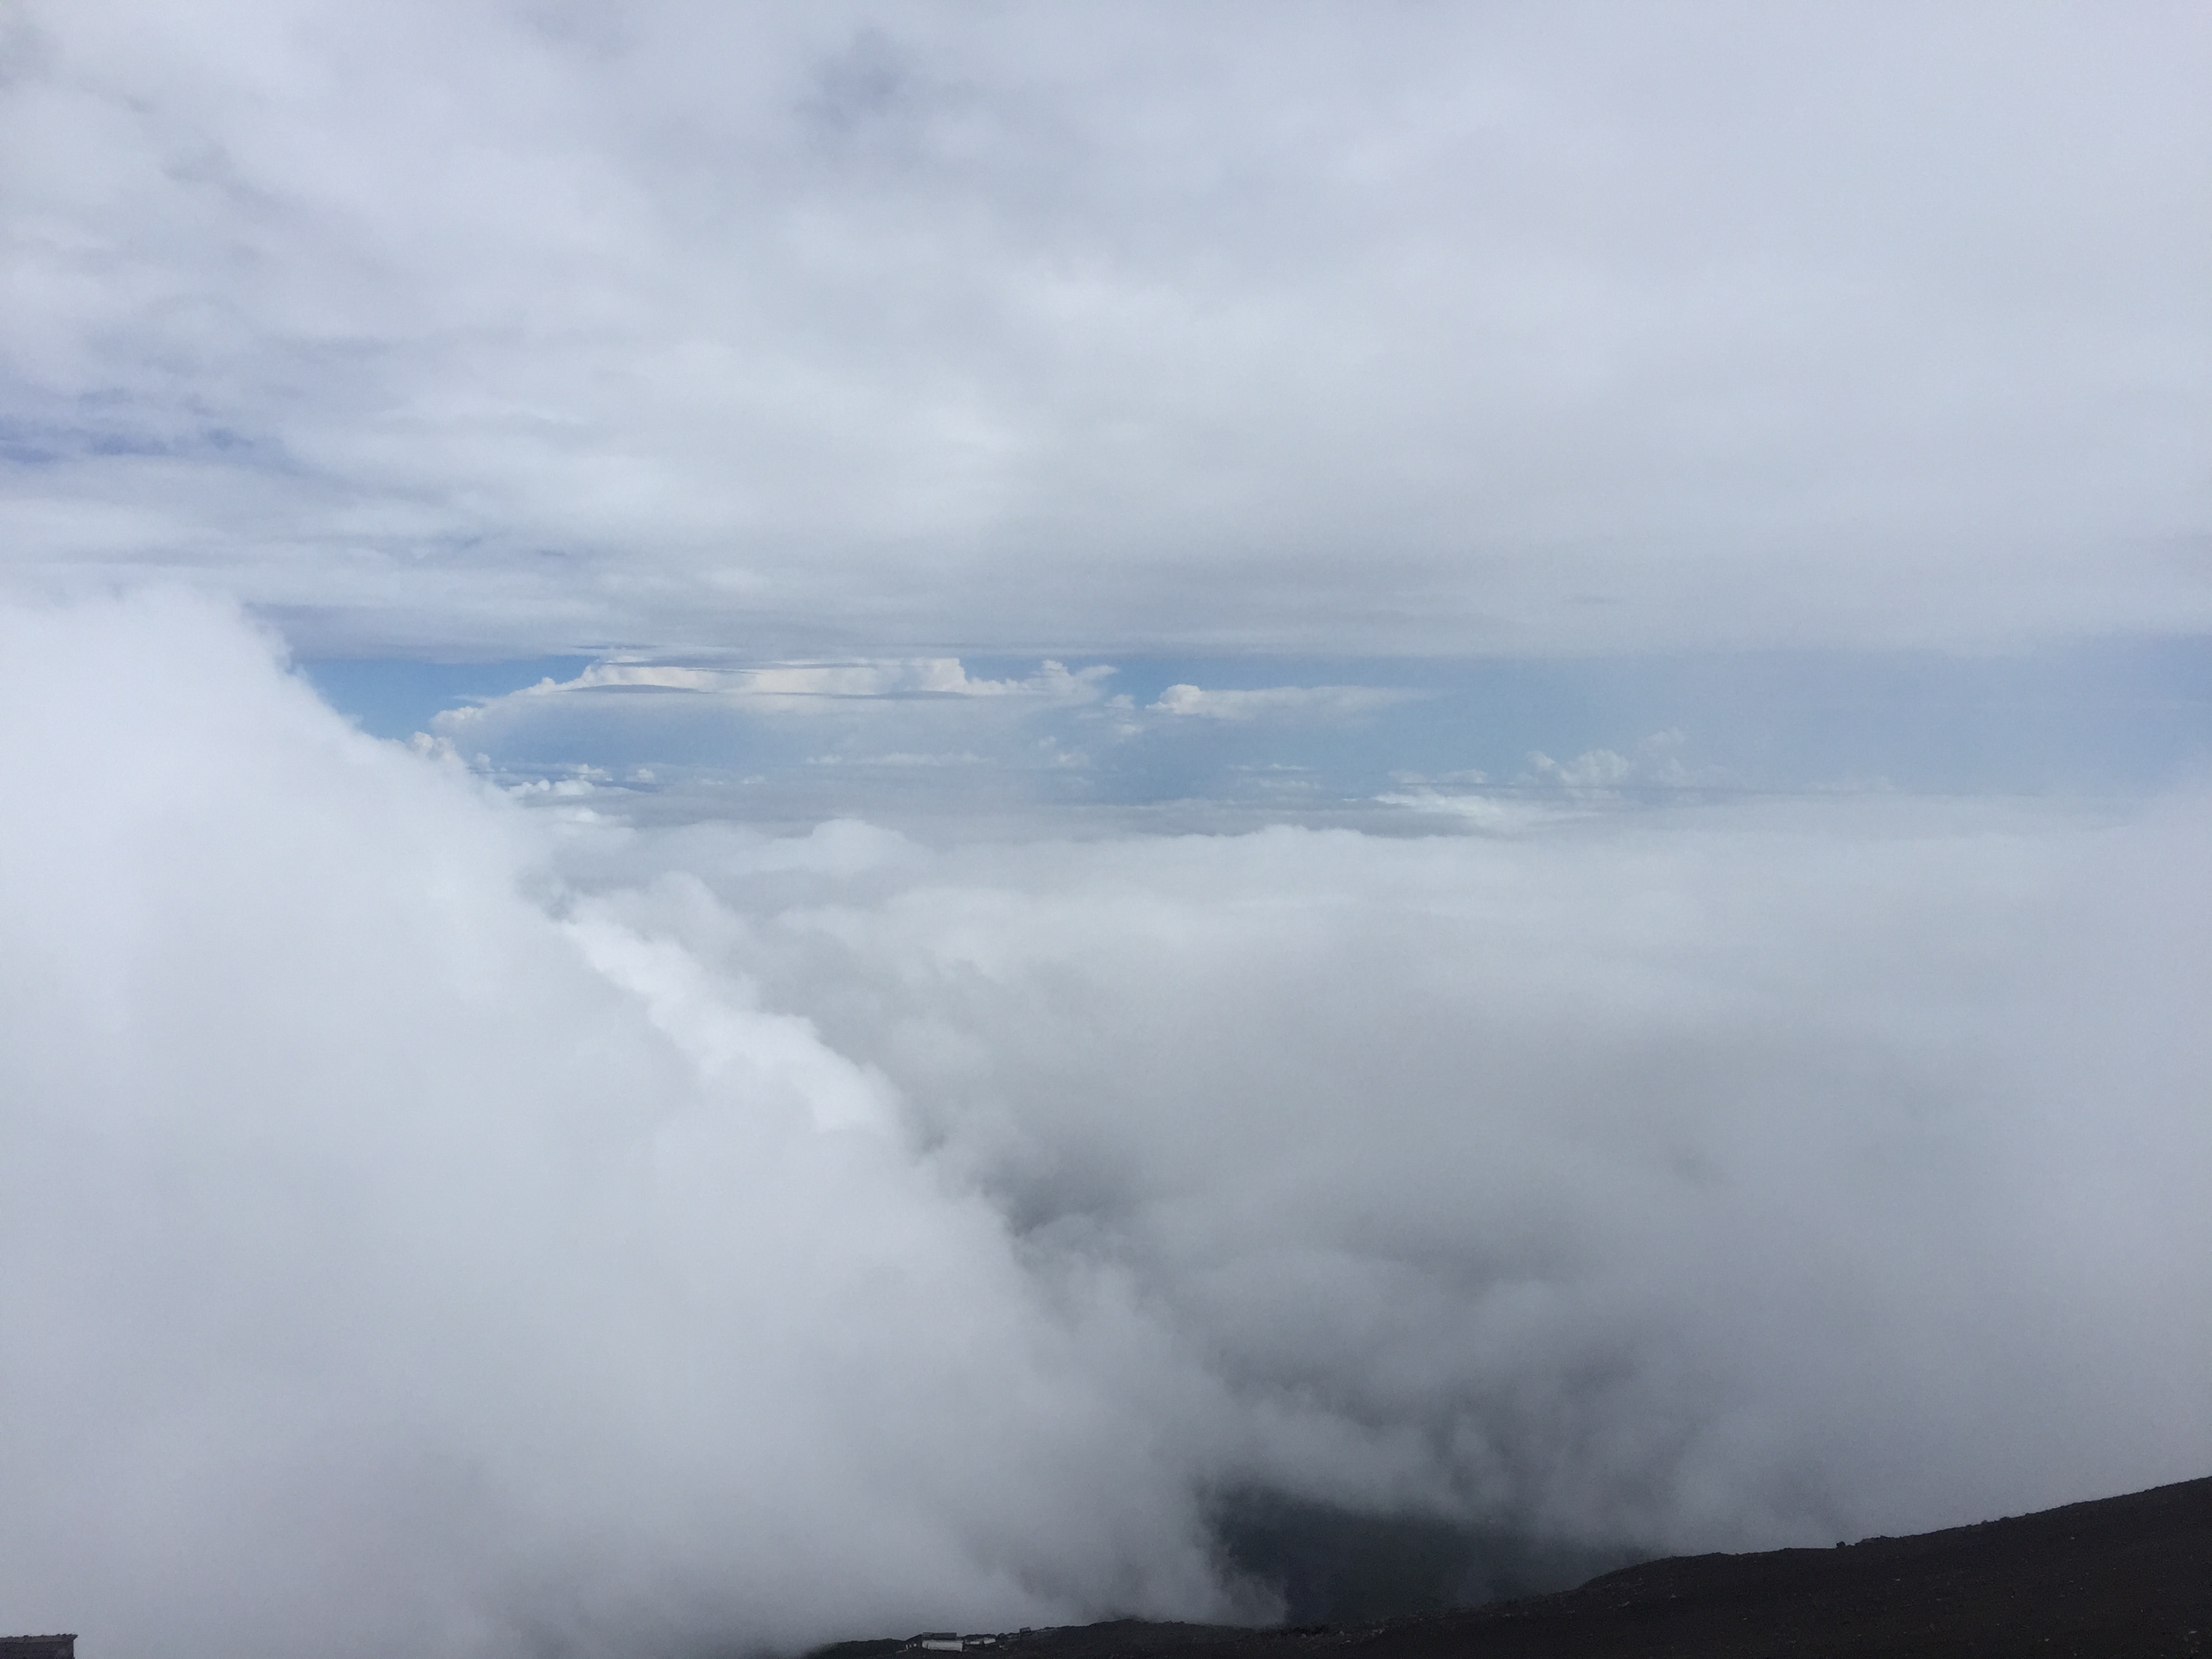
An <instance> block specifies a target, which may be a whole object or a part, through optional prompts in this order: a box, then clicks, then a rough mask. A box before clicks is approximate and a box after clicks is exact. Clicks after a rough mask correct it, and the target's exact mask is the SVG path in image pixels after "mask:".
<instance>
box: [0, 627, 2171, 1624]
mask: <svg viewBox="0 0 2212 1659" xmlns="http://www.w3.org/2000/svg"><path fill="white" fill-rule="evenodd" d="M0 617H4V620H0V706H4V707H5V708H6V709H7V710H8V718H7V720H6V721H5V723H4V725H0V755H3V756H4V761H5V768H6V771H5V775H6V777H7V779H8V786H9V787H8V793H7V796H6V805H5V808H4V813H0V826H4V828H0V973H4V975H5V983H6V986H7V992H6V994H5V996H4V998H0V1068H4V1069H0V1144H3V1145H4V1147H5V1158H4V1161H0V1187H3V1188H4V1190H0V1262H4V1264H5V1269H4V1273H0V1329H4V1330H5V1332H6V1333H7V1340H6V1341H5V1343H4V1346H0V1421H4V1422H5V1423H6V1425H7V1431H6V1432H5V1434H4V1435H0V1490H4V1491H5V1492H7V1493H8V1495H9V1496H8V1501H7V1503H6V1504H4V1505H3V1506H0V1623H4V1624H6V1625H7V1626H10V1627H14V1628H22V1629H52V1628H73V1629H80V1630H83V1631H86V1632H93V1631H94V1630H96V1631H97V1632H98V1638H97V1639H98V1646H97V1649H96V1651H97V1652H98V1653H99V1654H100V1656H102V1659H134V1656H142V1655H143V1656H151V1655H155V1654H160V1655H164V1656H178V1659H198V1656H212V1655H215V1654H217V1653H222V1654H233V1655H247V1656H260V1655H269V1656H275V1655H278V1654H294V1653H298V1652H301V1651H308V1650H312V1651H316V1652H323V1653H330V1654H332V1655H337V1656H345V1655H354V1654H360V1655H368V1654H370V1653H373V1652H389V1651H393V1650H403V1651H409V1652H416V1653H423V1654H435V1655H454V1656H464V1655H465V1656H487V1659H490V1656H507V1655H520V1654H537V1653H574V1654H593V1653H599V1652H612V1651H622V1652H626V1653H659V1652H666V1653H671V1654H674V1653H680V1652H686V1651H691V1650H697V1649H700V1648H704V1647H714V1646H727V1647H731V1648H750V1647H755V1646H759V1645H768V1646H772V1647H777V1648H781V1649H786V1650H789V1649H793V1648H796V1647H798V1646H800V1645H803V1644H805V1643H808V1642H811V1641H815V1640H820V1639H827V1638H833V1637H840V1636H848V1635H857V1634H873V1633H898V1632H904V1631H907V1630H910V1629H915V1628H921V1627H926V1626H931V1625H939V1624H957V1625H959V1626H963V1627H966V1628H979V1627H985V1628H987V1627H998V1626H1012V1625H1019V1624H1037V1623H1044V1622H1049V1621H1055V1620H1072V1619H1078V1618H1084V1617H1091V1616H1098V1615H1102V1614H1105V1613H1118V1612H1149V1613H1180V1614H1184V1615H1189V1616H1207V1617H1248V1618H1256V1617H1265V1616H1267V1614H1268V1613H1269V1612H1270V1611H1271V1610H1272V1609H1273V1608H1274V1607H1277V1606H1279V1603H1276V1602H1273V1601H1270V1595H1271V1589H1270V1587H1269V1586H1268V1585H1267V1584H1266V1583H1258V1582H1251V1581H1246V1580H1241V1579H1239V1578H1238V1577H1237V1575H1236V1573H1235V1572H1234V1571H1231V1570H1230V1565H1229V1563H1228V1562H1227V1561H1226V1560H1225V1557H1224V1555H1223V1553H1222V1551H1221V1549H1220V1548H1219V1547H1218V1542H1217V1541H1216V1540H1215V1539H1214V1537H1213V1536H1212V1534H1211V1532H1210V1530H1209V1526H1210V1520H1211V1517H1212V1516H1214V1515H1216V1514H1217V1513H1218V1505H1219V1504H1220V1503H1221V1502H1222V1500H1223V1498H1224V1495H1225V1494H1233V1493H1237V1492H1252V1491H1264V1492H1273V1493H1277V1494H1281V1495H1283V1496H1285V1498H1290V1499H1296V1500H1301V1501H1309V1502H1312V1503H1316V1504H1330V1505H1335V1506H1339V1507H1340V1508H1342V1509H1345V1510H1354V1511H1360V1512H1367V1513H1374V1514H1389V1515H1399V1516H1431V1517H1437V1518H1441V1519H1448V1520H1455V1521H1460V1522H1470V1523H1476V1522H1480V1523H1483V1524H1494V1525H1497V1526H1500V1527H1504V1528H1510V1529H1511V1530H1512V1531H1513V1532H1514V1533H1515V1534H1516V1535H1521V1536H1525V1537H1529V1538H1545V1539H1554V1540H1561V1541H1569V1542H1576V1543H1581V1544H1587V1545H1591V1546H1607V1547H1610V1546H1613V1545H1625V1546H1627V1547H1638V1548H1645V1549H1685V1548H1705V1547H1758V1546H1765V1545H1774V1544H1780V1543H1789V1542H1801V1543H1802V1542H1814V1543H1826V1542H1828V1541H1832V1540H1833V1539H1835V1538H1838V1537H1847V1536H1857V1535H1860V1534H1864V1533H1868V1532H1873V1531H1889V1532H1897V1531H1903V1530H1908V1529H1913V1528H1923V1527H1929V1526H1936V1525H1942V1524H1944V1523H1947V1522H1957V1521H1962V1520H1973V1519H1978V1518H1980V1517H1981V1516H1984V1515H1993V1514H1996V1513H2000V1512H2005V1511H2011V1510H2020V1509H2023V1508H2027V1507H2031V1506H2035V1505H2040V1504H2049V1503H2055V1502H2059V1501H2063V1500H2066V1499H2069V1498H2084V1497H2090V1496H2094V1495H2098V1494H2100V1493H2103V1492H2113V1491H2118V1490H2122V1489H2125V1488H2129V1487H2132V1486H2142V1485H2146V1484H2149V1483H2151V1482H2154V1481H2156V1480H2166V1479H2179V1478H2183V1477H2185V1476H2191V1475H2196V1474H2202V1473H2203V1471H2204V1468H2206V1467H2207V1462H2208V1460H2212V1397H2208V1384H2207V1383H2206V1380H2205V1379H2206V1378H2207V1377H2212V1221H2208V1219H2207V1212H2206V1206H2204V1205H2203V1202H2202V1193H2201V1187H2202V1176H2203V1170H2204V1169H2205V1168H2207V1167H2208V1154H2212V1119H2208V1116H2207V1115H2206V1114H2205V1113H2204V1111H2203V1078H2204V1077H2205V1076H2206V1075H2208V1062H2212V1052H2208V1050H2212V1027H2208V1024H2207V1022H2205V1021H2204V1020H2203V1018H2202V995H2203V986H2204V985H2205V984H2206V983H2208V982H2212V960H2208V957H2212V873H2208V867H2207V866H2206V863H2205V861H2204V860H2203V858H2202V856H2201V851H2202V848H2203V845H2204V838H2205V835H2206V832H2207V830H2208V829H2212V805H2208V803H2207V801H2206V799H2204V798H2203V796H2202V795H2201V794H2179V795H2172V796H2168V797H2166V798H2163V799H2154V800H2148V801H2143V802H2139V803H2136V804H2135V805H2128V806H2124V807H2118V806H2110V805H2107V806H2105V807H2101V808H2094V809H2093V808H2091V807H2088V806H2084V805H2073V806H2062V805H2023V804H2021V803H2017V802H2015V803H2010V804H2006V803H2001V802H1999V803H1992V802H1990V801H1981V802H1960V801H1942V800H1917V801H1914V800H1882V799H1855V800H1838V801H1832V802H1826V803H1819V802H1814V803H1808V802H1796V803H1787V802H1785V803H1768V804H1765V805H1737V806H1732V807H1727V808H1702V809H1696V810H1680V811H1639V812H1620V813H1612V814H1597V815H1583V816H1577V817H1568V816H1565V815H1560V816H1558V817H1541V816H1530V817H1526V818H1524V819H1522V820H1519V821H1516V825H1515V827H1513V828H1512V829H1511V832H1510V833H1498V834H1487V835H1482V834H1473V833H1466V832H1463V831H1456V830H1455V833H1451V834H1443V835H1436V836H1401V837H1390V836H1379V835H1363V834H1358V833H1352V832H1349V831H1330V830H1315V829H1297V828H1293V827H1287V826H1279V827H1275V828H1271V829H1265V830H1262V831H1260V832H1257V833H1254V834H1249V835H1241V836H1186V837H1174V836H1133V835H1127V834H1121V833H1084V834H1077V833H1068V832H1066V829H1065V827H1064V826H1063V828H1062V829H1057V830H1055V829H1049V828H1046V829H1037V830H1036V831H1035V832H1034V833H1026V834H1023V835H1020V836H1000V837H999V838H998V839H995V840H992V841H985V840H983V839H981V837H977V836H969V837H965V838H963V837H958V836H947V837H942V838H939V839H938V840H935V841H929V840H925V839H921V838H917V837H915V836H908V835H902V834H901V833H898V832H897V831H896V830H894V829H889V828H885V827H883V826H879V825H870V824H866V823H859V822H852V821H838V822H830V823H824V824H823V825H821V826H819V827H818V828H817V829H813V830H812V831H811V832H810V833H807V834H805V835H803V836H782V837H776V836H769V835H765V834H763V833H760V832H757V831H755V830H751V829H746V828H744V826H742V825H738V824H732V823H697V824H691V825H686V826H680V827H674V828H668V827H663V828H658V829H648V828H639V827H635V826H631V825H629V824H626V823H623V822H622V821H621V820H620V819H619V818H617V817H614V816H612V815H611V814H609V813H605V812H594V811H591V810H588V804H586V810H574V807H573V806H569V807H562V809H560V810H558V811H528V810H526V809H525V807H524V806H523V805H520V804H519V803H518V802H517V801H516V800H514V799H510V798H508V797H507V796H505V795H503V794H501V793H499V792H498V791H496V790H495V789H493V788H491V787H489V786H488V785H487V784H485V783H484V782H483V781H481V780H480V779H477V778H476V777H474V776H471V775H469V774H468V773H466V772H465V771H464V770H463V769H461V768H459V766H458V765H456V764H454V763H452V762H450V761H441V760H440V759H438V758H436V757H434V756H426V755H424V754H420V753H416V752H411V751H410V750H407V749H405V748H404V747H403V746H401V745H398V744H391V743H386V742H381V741H378V740H375V739H373V738H368V737H365V736H363V735H362V734H360V733H359V732H356V731H355V730H354V729H352V728H351V727H350V726H349V725H348V724H347V723H346V722H345V721H344V720H342V719H341V718H340V717H338V716H337V714H333V713H332V712H331V711H330V710H329V709H328V708H325V707H324V706H323V705H322V704H321V703H319V702H318V701H317V700H316V698H315V697H314V696H313V693H312V692H311V691H310V690H308V689H307V686H306V684H304V683H303V682H302V681H301V680H299V679H298V678H295V677H293V676H291V675H290V674H289V673H288V672H287V671H286V669H285V667H284V665H283V650H282V647H281V646H280V645H279V644H278V643H277V642H276V641H274V640H273V639H272V638H270V637H269V636H267V635H263V634H260V633H258V632H256V631H255V630H254V629H253V628H252V627H251V626H250V625H249V624H248V623H245V622H243V621H241V620H240V618H239V617H237V616H236V615H235V614H234V613H233V612H231V611H226V610H224V609H222V607H220V606H216V605H210V604H208V603H206V602H204V601H202V600H198V599H189V598H186V597H183V596H181V595H175V594H172V595H169V596H166V597H164V596H159V595H155V596H150V597H148V596H142V597H140V598H137V599H131V600H129V601H124V602H101V603H97V604H90V605H80V606H76V607H74V608H68V609H60V610H56V609H30V610H26V609H21V608H14V609H9V610H7V611H4V612H0ZM1071 822H1073V821H1072V820H1071ZM88 1650H89V1638H88Z"/></svg>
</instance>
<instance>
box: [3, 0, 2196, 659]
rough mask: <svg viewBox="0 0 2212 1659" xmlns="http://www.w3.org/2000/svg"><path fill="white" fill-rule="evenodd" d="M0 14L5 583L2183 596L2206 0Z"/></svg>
mask: <svg viewBox="0 0 2212 1659" xmlns="http://www.w3.org/2000/svg"><path fill="white" fill-rule="evenodd" d="M8 15H9V25H8V29H7V33H6V35H5V37H4V38H5V52H6V58H5V62H6V66H7V81H6V93H5V106H4V108H5V114H4V120H5V122H6V155H7V167H8V202H9V207H8V214H7V231H8V243H7V259H8V266H7V269H8V289H7V304H6V306H5V307H4V308H0V329H4V331H5V341H6V345H7V350H8V356H7V369H6V380H5V382H4V390H0V398H4V404H0V410H4V418H5V420H6V422H7V427H6V435H7V448H6V454H7V458H8V469H9V470H8V485H9V490H8V496H9V499H8V505H7V508H6V512H7V518H6V520H5V533H6V536H7V543H8V557H9V561H10V562H11V564H12V565H14V566H15V568H16V570H17V572H18V573H19V574H20V576H21V579H22V580H24V581H25V582H27V583H28V584H30V585H32V586H37V587H46V588H61V589H70V590H74V589H82V588H83V587H86V586H98V585H100V584H102V583H106V582H110V581H112V580H116V579H117V578H118V577H125V576H129V575H131V574H143V573H145V572H149V571H161V572H173V573H178V574H183V575H184V576H185V578H186V579H188V580H191V581H194V582H196V583H205V584H207V585H210V586H216V587H218V588H222V589H223V590H226V591H228V592H234V593H235V594H237V595H239V596H240V597H242V598H244V599H246V600H247V601H249V602H250V603H252V604H253V605H256V606H257V607H261V608H264V609H265V611H267V613H268V614H270V615H272V616H274V617H277V618H279V619H280V620H281V621H282V623H283V626H284V627H285V629H286V630H287V632H288V634H289V635H290V636H291V637H292V638H293V640H294V641H295V644H296V645H298V646H300V647H301V648H303V649H305V650H307V651H308V652H309V653H311V654H312V653H326V652H329V651H332V650H337V651H343V652H349V653H362V654H369V655H380V654H404V653H410V652H414V651H417V650H420V649H422V648H425V647H438V648H441V649H447V650H461V651H465V652H466V653H472V654H478V655H483V654H491V655H507V656H533V655H537V654H540V653H544V652H547V651H552V650H577V649H581V650H586V651H596V650H599V649H600V648H603V647H627V648H631V649H641V650H647V651H652V652H658V653H682V652H684V651H686V650H692V651H696V650H700V649H714V650H720V651H728V650H733V649H734V650H737V651H739V652H743V653H748V654H750V655H752V656H756V657H759V656H767V657H775V656H779V655H793V654H802V655H803V654H808V653H819V652H822V651H824V650H845V651H849V650H864V651H866V650H881V649H885V648H889V647H931V648H935V649H940V650H954V651H958V650H969V651H973V650H998V651H1001V652H1017V653H1018V652H1036V653H1047V654H1049V653H1069V652H1082V651H1089V652H1093V653H1097V652H1106V653H1114V652H1121V653H1127V652H1130V651H1134V650H1154V651H1157V650H1161V649H1170V648H1173V649H1185V650H1206V651H1223V650H1228V651H1241V650H1246V649H1251V648H1273V649H1280V650H1288V651H1298V652H1304V653H1360V654H1370V655H1383V654H1393V653H1443V654H1456V653H1466V652H1471V651H1486V652H1501V651H1502V652H1508V653H1522V654H1528V653H1535V654H1542V653H1584V652H1591V651H1598V652H1610V651H1616V650H1635V649H1647V650H1648V649H1652V648H1669V647H1681V646H1724V647H1738V646H1753V647H1757V646H1776V645H1783V646H1788V645H1796V644H1802V643H1808V642H1813V643H1820V644H1827V645H1845V646H1866V645H1876V646H1880V645H1893V644H1900V643H1903V644H1933V645H1938V646H1946V647H1948V646H1959V645H1967V646H1977V647H1985V646H1989V645H1992V644H1998V645H2005V644H2015V645H2016V644H2019V643H2021V642H2024V641H2036V640H2041V639H2048V638H2050V637H2052V636H2075V635H2081V634H2084V633H2088V634H2102V633H2109V632H2116V631H2117V632H2123V633H2134V632H2142V631H2154V632H2156V631H2166V632H2177V631H2178V632H2202V631H2203V629H2206V627H2207V626H2208V625H2212V583H2208V579H2207V566H2206V559H2207V550H2206V541H2205V538H2206V533H2207V508H2208V488H2212V480H2209V479H2208V473H2207V467H2206V463H2205V445H2204V435H2205V432H2206V430H2207V427H2208V413H2212V411H2208V392H2212V386H2208V378H2212V358H2209V357H2208V345H2207V327H2206V324H2207V310H2208V303H2212V302H2208V301H2207V300H2206V298H2205V296H2206V295H2207V294H2208V293H2212V109H2208V106H2207V102H2206V100H2204V99H2203V96H2202V89H2203V84H2204V82H2205V81H2206V79H2207V76H2208V75H2212V25H2208V23H2207V21H2206V20H2205V17H2204V14H2203V10H2202V9H2201V8H2198V7H2196V6H2193V5H2186V4H2173V5H2158V4H2148V5H2099V6H2095V7H2087V6H2081V7H2064V6H2040V5H2038V6H2022V5H2016V4H1997V3H1992V4H1985V5H1975V4H1956V5H1947V6H1941V7H1929V6H1924V5H1911V4H1899V5H1881V4H1852V5H1833V6H1812V7H1793V8H1790V9H1785V10H1777V9H1774V8H1772V7H1768V6H1760V5H1732V4H1726V3H1703V4H1696V5H1667V4H1657V5H1638V6H1626V5H1613V6H1578V5H1572V4H1559V5H1554V4H1547V5H1542V6H1534V5H1517V6H1516V5H1471V4H1470V5H1463V6H1446V5H1419V4H1402V5H1401V4H1391V5H1374V6H1360V7H1357V8H1354V7H1342V6H1338V7H1331V6H1322V5H1310V4H1298V3H1291V4H1284V5H1266V6H1260V5H1252V4H1244V5H1234V4H1203V3H1201V4H1197V5H1175V6H1094V7H1060V6H1055V7H1026V6H1016V5H991V4H979V5H973V6H960V7H951V6H934V7H933V6H921V5H914V6H900V5H849V4H842V3H825V4H820V5H809V6H806V7H803V8H793V7H778V6H765V5H726V4H684V3H669V4H659V3H650V0H641V3H623V4H593V3H583V0H573V3H572V0H543V3H532V4H525V3H520V0H518V3H513V4H466V5H453V4H449V3H438V4H428V3H421V4H418V3H412V0H397V3H392V4H380V5H375V6H363V5H355V4H346V3H336V0H259V3H252V4H230V5H223V4H217V5H210V4H206V3H200V0H195V3H190V4H185V3H176V4H163V3H159V0H129V3H122V0H117V3H109V0H71V3H70V4H67V5H59V4H43V3H38V0H33V3H29V4H19V5H17V6H15V7H13V8H11V9H10V10H9V14H8Z"/></svg>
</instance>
